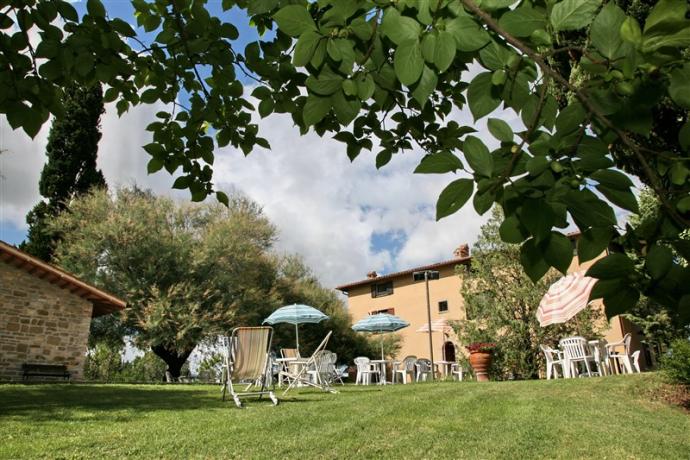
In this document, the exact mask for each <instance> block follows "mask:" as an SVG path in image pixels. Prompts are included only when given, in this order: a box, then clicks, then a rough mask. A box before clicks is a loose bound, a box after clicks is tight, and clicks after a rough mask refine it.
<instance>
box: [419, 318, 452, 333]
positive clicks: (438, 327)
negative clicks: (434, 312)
mask: <svg viewBox="0 0 690 460" xmlns="http://www.w3.org/2000/svg"><path fill="white" fill-rule="evenodd" d="M452 330H453V328H452V327H450V324H448V321H446V320H445V319H437V320H435V321H432V322H431V332H443V333H446V334H447V333H449V332H451V331H452ZM417 332H429V323H424V325H423V326H422V327H420V328H419V329H417Z"/></svg>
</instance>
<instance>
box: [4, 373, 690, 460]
mask: <svg viewBox="0 0 690 460" xmlns="http://www.w3.org/2000/svg"><path fill="white" fill-rule="evenodd" d="M658 385H659V378H658V377H657V376H655V375H649V374H648V375H639V376H621V377H608V378H603V379H602V378H594V379H579V380H566V381H564V380H558V381H553V380H552V381H531V382H499V383H484V384H479V383H474V382H463V383H458V382H443V383H425V384H417V385H404V386H403V385H397V386H386V387H376V386H369V387H354V386H347V387H345V388H341V391H340V393H339V394H324V393H318V392H314V391H311V390H304V391H301V392H293V393H290V394H289V396H288V397H286V398H283V399H281V404H280V405H279V406H278V407H273V406H272V405H271V404H270V402H268V401H266V400H264V401H251V400H250V401H248V402H247V404H246V408H245V409H236V408H235V406H234V404H233V403H232V402H231V401H228V402H225V403H223V402H221V401H220V392H219V391H218V388H217V387H214V386H202V385H189V386H188V385H172V386H162V385H57V384H56V385H28V386H25V385H0V458H26V457H50V458H55V457H67V458H87V457H90V458H101V457H116V458H122V457H146V458H152V457H156V458H228V457H230V458H233V457H237V458H240V457H241V458H265V457H280V458H284V457H287V458H317V457H318V458H336V457H340V458H343V457H353V456H355V455H361V456H362V458H372V457H378V458H380V457H383V458H393V457H396V458H409V457H425V458H535V457H548V458H554V457H561V458H583V457H592V458H613V459H619V458H674V459H675V458H690V415H689V414H688V413H687V412H684V411H683V410H682V409H679V408H677V407H671V406H669V405H667V404H665V403H662V402H658V401H657V402H653V401H651V399H650V398H649V393H650V391H651V389H652V388H654V387H656V386H658Z"/></svg>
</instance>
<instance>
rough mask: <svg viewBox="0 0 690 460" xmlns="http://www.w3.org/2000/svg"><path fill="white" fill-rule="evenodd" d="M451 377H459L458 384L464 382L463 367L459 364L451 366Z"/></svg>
mask: <svg viewBox="0 0 690 460" xmlns="http://www.w3.org/2000/svg"><path fill="white" fill-rule="evenodd" d="M450 375H452V376H456V375H457V376H458V382H462V376H463V369H462V366H461V365H460V364H458V363H455V364H451V366H450Z"/></svg>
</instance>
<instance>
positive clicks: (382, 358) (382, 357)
mask: <svg viewBox="0 0 690 460" xmlns="http://www.w3.org/2000/svg"><path fill="white" fill-rule="evenodd" d="M379 334H381V361H383V360H384V359H386V358H385V357H384V356H383V334H382V333H380V332H379Z"/></svg>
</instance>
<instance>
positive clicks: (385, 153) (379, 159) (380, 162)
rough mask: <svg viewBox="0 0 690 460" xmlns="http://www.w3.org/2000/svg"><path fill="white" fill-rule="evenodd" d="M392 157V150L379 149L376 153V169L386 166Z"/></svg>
mask: <svg viewBox="0 0 690 460" xmlns="http://www.w3.org/2000/svg"><path fill="white" fill-rule="evenodd" d="M391 158H393V152H391V151H390V150H387V149H384V150H381V151H380V152H379V153H378V155H376V169H381V168H383V167H384V166H386V165H387V164H388V163H389V162H390V161H391Z"/></svg>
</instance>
